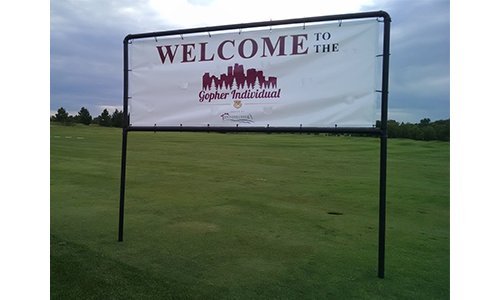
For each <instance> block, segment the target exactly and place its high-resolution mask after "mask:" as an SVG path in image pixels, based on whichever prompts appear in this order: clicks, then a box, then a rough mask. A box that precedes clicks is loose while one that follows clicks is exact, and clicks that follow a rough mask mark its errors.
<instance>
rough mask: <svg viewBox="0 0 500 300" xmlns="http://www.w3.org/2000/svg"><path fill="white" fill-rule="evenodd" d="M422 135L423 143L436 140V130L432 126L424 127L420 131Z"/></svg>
mask: <svg viewBox="0 0 500 300" xmlns="http://www.w3.org/2000/svg"><path fill="white" fill-rule="evenodd" d="M422 133H423V134H424V140H425V141H433V140H437V133H436V129H434V127H432V126H425V127H424V128H423V129H422Z"/></svg>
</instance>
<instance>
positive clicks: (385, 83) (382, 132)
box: [118, 11, 391, 278]
mask: <svg viewBox="0 0 500 300" xmlns="http://www.w3.org/2000/svg"><path fill="white" fill-rule="evenodd" d="M367 18H382V19H383V22H384V31H383V49H382V51H383V53H382V60H383V61H382V90H381V91H379V92H381V93H382V100H381V123H380V124H381V125H380V128H375V127H374V128H361V127H360V128H357V127H302V126H300V127H269V125H268V126H266V127H244V126H241V127H240V126H238V125H236V126H235V127H227V126H210V125H207V126H206V127H204V126H182V125H180V126H130V123H129V118H128V116H129V112H128V99H129V96H128V95H129V94H128V81H129V78H128V73H129V71H130V70H129V65H128V57H129V55H128V45H129V43H130V41H131V40H134V39H141V38H155V37H159V36H168V35H182V34H190V33H200V32H215V31H222V30H237V29H243V28H255V27H264V26H277V25H287V24H305V23H311V22H326V21H336V20H339V21H342V20H351V19H367ZM390 24H391V17H390V15H389V14H388V13H387V12H385V11H375V12H365V13H353V14H343V15H329V16H321V17H310V18H300V19H288V20H278V21H267V22H255V23H246V24H233V25H223V26H213V27H203V28H201V27H200V28H191V29H181V30H171V31H160V32H149V33H141V34H129V35H127V36H126V37H125V39H124V40H123V67H124V68H123V83H124V85H123V115H124V116H125V117H124V118H123V119H124V120H123V138H122V161H121V181H120V211H119V225H118V241H119V242H122V241H123V221H124V209H125V171H126V164H127V160H126V159H127V137H128V132H129V131H155V132H156V131H190V132H267V133H280V132H288V133H299V132H300V133H358V134H370V135H378V136H380V187H379V252H378V277H379V278H384V273H385V270H384V265H385V229H386V177H387V113H388V95H389V55H390V52H389V47H390Z"/></svg>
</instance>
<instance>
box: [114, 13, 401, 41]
mask: <svg viewBox="0 0 500 300" xmlns="http://www.w3.org/2000/svg"><path fill="white" fill-rule="evenodd" d="M363 18H384V22H391V17H390V15H389V14H388V13H387V12H385V11H383V10H380V11H373V12H364V13H352V14H343V15H328V16H320V17H309V18H299V19H287V20H277V21H264V22H254V23H242V24H232V25H219V26H212V27H198V28H190V29H178V30H169V31H158V32H148V33H139V34H129V35H127V36H126V37H125V39H124V40H123V42H124V43H128V41H129V40H133V39H140V38H152V37H159V36H167V35H177V34H189V33H198V32H207V31H210V32H213V31H220V30H232V29H242V28H252V27H264V26H276V25H286V24H297V23H310V22H326V21H335V20H350V19H363Z"/></svg>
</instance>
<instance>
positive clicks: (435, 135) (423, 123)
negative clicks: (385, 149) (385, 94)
mask: <svg viewBox="0 0 500 300" xmlns="http://www.w3.org/2000/svg"><path fill="white" fill-rule="evenodd" d="M376 126H377V127H380V121H377V124H376ZM387 135H388V137H389V138H403V139H412V140H424V141H433V140H437V141H445V142H449V141H450V119H446V120H437V121H434V122H431V119H429V118H424V119H422V120H420V123H417V124H412V123H404V122H401V123H399V122H397V121H395V120H388V121H387Z"/></svg>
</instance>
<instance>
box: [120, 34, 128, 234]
mask: <svg viewBox="0 0 500 300" xmlns="http://www.w3.org/2000/svg"><path fill="white" fill-rule="evenodd" d="M128 41H129V36H127V37H125V39H124V40H123V136H122V165H121V179H120V216H119V221H118V241H119V242H123V219H124V216H125V171H126V169H127V136H128V126H129V116H128Z"/></svg>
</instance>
